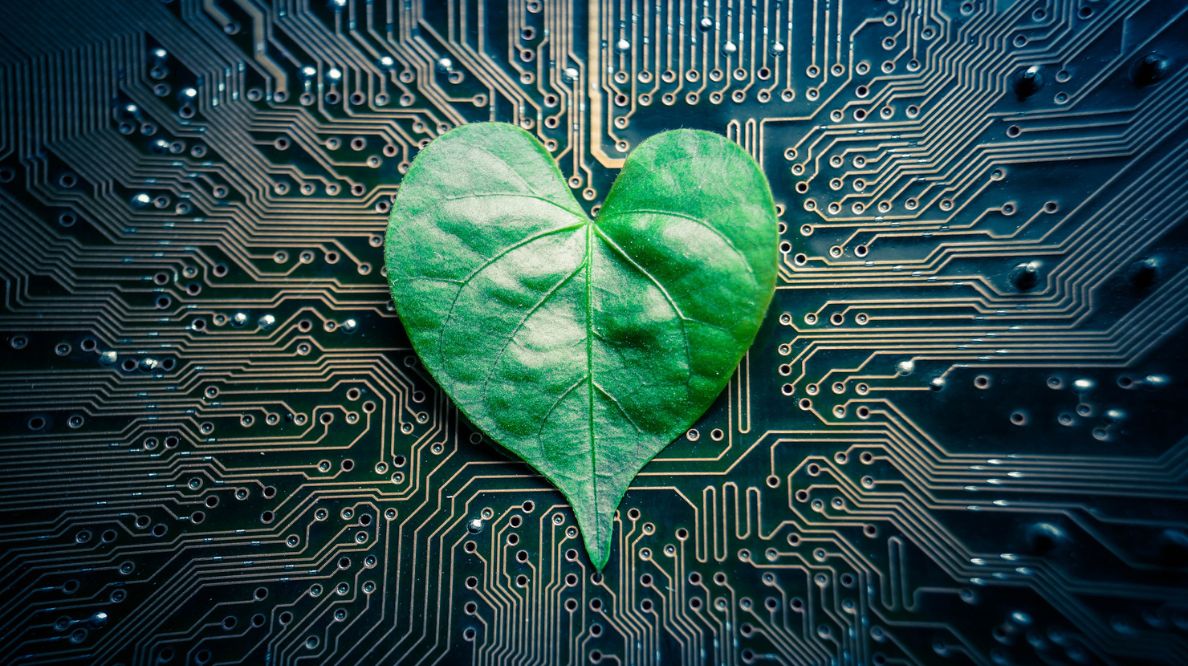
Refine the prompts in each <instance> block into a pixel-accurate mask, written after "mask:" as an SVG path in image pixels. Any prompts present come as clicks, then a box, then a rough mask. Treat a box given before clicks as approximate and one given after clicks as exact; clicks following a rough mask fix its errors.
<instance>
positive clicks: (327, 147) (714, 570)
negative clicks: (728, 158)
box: [0, 0, 1188, 666]
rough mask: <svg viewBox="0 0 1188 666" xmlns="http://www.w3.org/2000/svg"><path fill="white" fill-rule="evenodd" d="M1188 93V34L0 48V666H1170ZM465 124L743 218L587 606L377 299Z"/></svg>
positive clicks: (1179, 519)
mask: <svg viewBox="0 0 1188 666" xmlns="http://www.w3.org/2000/svg"><path fill="white" fill-rule="evenodd" d="M1186 65H1188V3H1185V2H1183V1H1182V0H1146V1H1143V0H1046V1H1045V0H1033V1H1032V0H1019V1H1016V2H1011V1H1009V0H968V1H960V0H606V1H604V2H590V3H583V2H568V1H565V2H562V1H554V0H496V1H489V0H277V1H275V2H265V1H264V0H202V1H199V0H127V1H120V2H98V1H95V0H91V1H86V0H77V1H70V0H49V1H45V2H27V1H26V2H18V1H17V0H2V1H0V230H2V231H3V242H0V285H2V286H3V299H2V301H0V426H2V427H0V470H2V471H0V663H4V664H50V663H95V664H196V665H200V666H204V665H207V664H235V663H245V664H278V665H279V664H286V665H287V664H394V663H401V664H404V663H407V664H492V665H496V664H498V665H503V664H588V663H601V664H640V665H653V664H655V665H658V664H664V665H667V664H727V665H730V666H738V665H745V664H839V665H843V664H855V665H858V664H861V665H866V664H873V665H878V666H882V665H884V664H886V665H893V664H894V665H897V664H1022V665H1026V664H1131V663H1135V664H1183V663H1186V662H1188V335H1186V331H1185V327H1184V324H1185V320H1186V314H1188V270H1186V268H1188V266H1186V261H1188V166H1186V164H1188V112H1186V111H1185V109H1186V108H1188V67H1186ZM492 120H494V121H503V122H509V123H514V124H516V125H518V126H520V127H522V128H524V129H525V130H527V131H528V132H530V133H532V134H533V135H535V136H536V137H538V138H539V139H540V140H541V142H542V143H543V144H544V145H545V147H546V148H547V149H548V150H549V151H550V152H551V153H552V155H553V156H554V157H555V159H556V161H557V164H558V166H559V168H560V169H561V172H562V173H563V174H564V176H565V178H567V179H568V183H569V185H570V187H571V188H572V191H573V193H574V195H575V196H576V197H577V199H578V201H579V202H581V203H582V205H583V206H585V207H586V209H587V212H589V213H591V214H596V213H597V211H598V207H599V204H600V202H601V201H602V199H603V197H604V196H605V195H606V193H607V191H608V189H609V186H610V184H611V182H612V181H613V180H614V178H615V176H616V175H617V173H618V170H619V167H621V165H622V163H623V159H624V158H625V156H626V155H627V154H629V153H630V151H631V150H632V149H634V147H635V146H637V145H638V144H639V143H641V142H642V141H643V140H644V139H646V138H648V137H649V136H652V135H655V134H657V133H659V132H662V131H665V130H669V129H674V128H679V127H688V128H697V129H703V130H709V131H713V132H716V133H719V134H723V135H725V136H726V137H728V138H729V139H731V140H733V141H735V142H736V143H738V144H739V145H740V146H742V147H743V148H744V149H745V150H746V151H747V152H749V153H750V154H751V155H752V156H753V157H754V158H755V159H756V160H757V161H758V163H759V164H760V165H761V167H762V168H763V170H764V172H765V173H766V175H767V177H768V180H769V182H770V185H771V188H772V191H773V193H774V196H775V202H776V208H777V213H778V215H779V220H780V248H779V249H780V255H779V256H780V265H779V274H778V278H777V287H776V295H775V299H774V301H773V303H772V306H771V309H770V311H769V312H768V315H767V319H766V321H765V323H764V324H763V325H762V327H761V329H760V333H759V337H758V340H757V341H756V343H755V345H754V346H753V347H752V349H751V350H750V352H749V353H748V354H747V356H746V357H744V360H743V362H742V363H741V364H740V365H739V367H738V369H737V371H736V373H735V375H734V377H733V378H732V379H731V381H730V383H729V385H728V386H727V388H726V390H725V391H724V392H723V394H722V395H721V397H720V398H719V399H718V401H717V403H716V404H715V406H714V407H713V408H712V409H711V410H710V411H709V413H707V414H706V415H705V416H704V417H703V418H702V419H701V421H700V422H699V423H698V424H697V425H696V426H695V427H693V428H692V429H690V430H689V431H688V432H687V433H685V434H684V436H682V437H681V438H679V439H678V440H677V441H676V442H674V443H673V444H671V445H670V446H669V447H667V448H666V449H665V450H664V451H663V452H661V453H660V455H659V456H658V457H657V458H656V459H655V460H654V461H653V462H651V463H650V464H649V465H648V466H647V467H645V468H644V470H643V472H642V473H641V474H640V476H639V477H638V478H636V480H635V481H634V483H633V484H632V486H631V488H630V490H629V491H628V493H627V495H626V498H625V500H624V502H623V504H622V506H621V507H620V510H619V513H618V515H617V517H616V518H615V521H614V529H615V536H614V541H613V543H612V546H611V552H610V561H609V563H608V564H607V566H606V568H605V570H604V571H602V572H601V573H599V572H596V571H594V569H593V568H592V567H591V565H590V561H589V559H588V558H587V555H586V552H585V549H584V547H583V545H582V540H581V536H580V534H579V532H578V529H577V526H576V523H575V521H574V518H573V514H572V513H571V511H570V509H569V507H568V505H567V503H566V502H565V501H564V499H563V498H562V497H561V495H560V494H559V493H558V492H557V491H556V490H555V489H554V488H553V487H552V486H550V485H549V484H548V483H546V482H545V481H544V480H543V479H542V478H540V476H539V475H537V474H536V473H535V472H533V471H532V470H531V469H530V468H529V467H528V466H527V465H526V464H524V463H523V462H520V461H518V460H517V459H514V458H513V457H511V456H509V455H507V454H505V453H504V452H503V451H502V450H501V449H500V448H499V447H498V446H497V445H495V444H494V443H493V442H491V441H489V440H488V439H486V438H485V437H484V436H483V435H482V434H481V433H480V432H478V431H477V430H476V429H474V428H473V427H471V426H470V425H469V424H468V423H467V422H466V421H465V419H464V418H463V417H461V416H460V414H459V412H458V411H457V409H456V408H455V407H454V406H453V405H452V403H451V402H450V400H449V399H448V397H446V396H445V395H444V394H443V393H442V392H441V391H440V390H439V389H438V388H437V387H436V386H435V384H434V382H433V381H432V378H431V377H430V376H429V375H428V373H427V372H426V371H425V370H424V368H423V367H422V366H421V365H420V362H419V360H418V358H417V356H416V354H415V353H414V352H413V351H412V349H411V347H410V344H409V341H408V337H407V335H406V334H405V331H404V329H403V327H402V324H401V322H400V320H399V318H398V317H397V316H396V313H395V310H394V308H393V306H392V302H391V297H390V294H389V290H388V285H387V280H386V277H385V271H384V261H383V245H384V232H385V228H386V226H387V218H388V214H389V212H390V209H391V205H392V201H393V198H394V196H395V195H396V194H397V192H398V191H399V187H400V181H401V177H402V174H404V173H406V172H407V170H408V168H409V165H410V163H411V161H412V160H413V158H414V157H415V156H416V155H417V153H418V151H419V149H421V148H423V147H424V146H426V145H427V144H428V142H429V141H431V140H432V139H433V138H435V137H437V136H439V135H441V134H443V133H445V132H446V131H448V130H450V129H451V128H454V127H456V126H458V125H461V124H464V123H468V122H476V121H492ZM462 168H465V165H463V167H462ZM473 335H474V336H476V337H477V336H482V335H484V331H482V330H475V331H473Z"/></svg>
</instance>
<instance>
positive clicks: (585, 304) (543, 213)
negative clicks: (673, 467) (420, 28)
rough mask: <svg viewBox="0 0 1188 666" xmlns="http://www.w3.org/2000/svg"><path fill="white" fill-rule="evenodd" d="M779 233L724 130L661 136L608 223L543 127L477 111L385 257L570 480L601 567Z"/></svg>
mask: <svg viewBox="0 0 1188 666" xmlns="http://www.w3.org/2000/svg"><path fill="white" fill-rule="evenodd" d="M776 243H777V231H776V216H775V208H774V204H773V203H772V198H771V191H770V189H769V188H768V185H767V180H766V179H765V178H764V176H763V173H762V172H761V171H760V170H759V168H758V166H757V165H756V164H755V162H754V160H752V159H751V157H750V156H749V155H747V154H746V153H745V152H744V151H743V150H742V149H741V148H739V147H738V146H736V145H735V144H733V143H731V142H730V141H728V140H727V139H726V138H725V137H722V136H719V135H716V134H711V133H708V132H700V131H693V130H676V131H671V132H665V133H663V134H659V135H657V136H654V137H652V138H651V139H649V140H647V141H645V142H644V143H642V144H641V145H640V146H639V147H638V148H636V150H635V152H633V153H632V154H631V155H630V157H629V158H628V159H627V161H626V163H625V164H624V166H623V170H622V172H621V173H620V174H619V177H618V180H616V181H615V184H614V186H613V187H612V188H611V191H610V192H609V193H608V194H607V197H606V201H605V203H604V204H603V206H602V210H601V211H600V212H599V213H598V216H597V219H596V220H591V219H590V218H589V217H587V216H586V214H585V212H584V211H583V210H582V208H581V206H580V205H579V204H578V202H577V201H576V200H575V199H574V197H573V195H572V194H571V193H570V190H569V187H568V185H567V184H566V182H565V179H564V177H563V176H562V175H561V172H560V171H559V170H558V169H557V166H556V165H555V164H554V163H553V159H552V157H551V156H550V155H549V153H548V152H547V151H546V150H545V148H544V147H543V146H541V145H540V143H539V142H537V141H536V139H534V138H533V137H532V136H531V135H529V134H528V133H527V132H524V131H523V130H521V129H519V128H517V127H514V126H512V125H506V124H500V123H479V124H473V125H465V126H462V127H459V128H458V129H455V130H453V131H451V132H449V133H447V134H445V135H443V136H441V137H440V138H438V139H437V140H435V141H434V142H432V143H431V144H430V145H429V146H427V147H426V148H425V149H424V150H423V151H421V153H420V154H419V155H418V156H417V158H416V160H415V161H414V162H413V164H412V167H411V168H410V169H409V172H408V175H406V176H405V177H404V181H403V183H402V184H401V188H400V192H399V195H398V196H397V199H396V203H395V206H394V208H393V209H392V216H391V222H390V224H389V226H388V237H387V241H386V248H385V259H386V262H387V267H388V280H389V282H390V284H391V288H392V297H393V299H394V301H395V303H396V308H397V311H398V313H399V315H400V317H401V319H402V320H403V322H404V326H405V328H406V329H407V331H408V334H409V337H410V338H411V340H412V343H413V346H414V348H415V349H416V351H417V353H418V354H419V355H420V357H421V360H422V361H423V362H424V364H425V367H426V368H428V369H429V371H430V372H431V373H432V374H433V376H434V378H436V379H437V381H438V382H439V383H440V384H441V386H442V388H443V389H445V391H446V392H447V393H448V394H449V395H450V397H452V398H453V400H454V402H455V403H456V404H457V405H458V407H459V409H461V410H462V412H463V413H464V414H465V415H466V416H467V418H469V419H470V421H471V422H472V423H473V424H474V425H475V426H477V427H478V428H480V429H482V430H483V432H485V433H486V434H487V435H488V436H490V438H491V439H493V440H495V441H496V442H498V443H499V444H501V445H502V446H503V447H504V448H506V449H507V450H509V451H511V452H512V453H514V454H516V455H517V456H519V457H520V458H522V459H524V460H525V461H527V462H528V464H529V465H531V466H532V467H533V468H535V469H536V470H538V471H539V472H540V473H541V474H543V475H544V476H545V477H546V478H548V479H549V481H551V482H552V483H553V485H555V486H556V487H557V488H558V489H559V490H560V491H561V492H562V493H563V494H564V495H565V497H566V498H567V499H568V500H569V503H570V505H571V506H572V507H573V512H574V515H575V516H576V517H577V521H578V525H579V526H580V527H581V530H582V534H583V536H584V538H585V542H586V549H587V551H588V552H589V554H590V559H591V561H592V562H593V564H594V566H595V567H596V568H598V569H602V567H603V566H604V565H605V564H606V561H607V558H608V557H609V553H610V547H611V537H612V533H613V525H614V524H613V520H612V519H613V516H614V513H615V510H616V509H617V508H618V506H619V502H620V500H621V499H622V498H623V495H624V493H625V492H626V491H627V486H628V484H630V483H631V480H632V479H633V478H635V475H636V474H637V473H638V472H639V470H640V469H641V468H642V467H643V466H644V465H645V464H647V462H648V461H649V460H651V459H652V458H653V457H654V456H655V455H656V454H657V453H659V452H660V450H661V449H663V448H664V447H665V446H666V445H667V444H668V443H669V442H671V441H672V440H673V439H675V438H676V437H677V436H678V435H680V434H681V433H682V432H684V431H685V430H686V429H688V428H689V427H690V426H691V425H693V423H694V422H695V421H696V420H697V419H698V418H699V417H700V416H701V415H702V414H703V413H704V412H705V410H706V409H708V408H709V406H710V405H711V404H712V403H713V401H714V399H715V398H716V397H717V396H718V394H719V393H721V391H722V389H723V388H724V387H725V385H726V383H727V382H728V381H729V379H730V377H731V375H732V374H733V372H734V369H735V367H736V366H737V365H738V362H739V360H740V359H741V358H742V356H743V354H744V353H745V352H746V350H747V348H748V347H749V346H750V345H751V343H752V342H753V341H754V339H755V335H756V333H757V332H758V329H759V325H760V323H761V322H762V320H763V316H764V313H765V312H766V310H767V306H768V303H769V302H770V301H771V296H772V293H773V291H774V289H775V274H776Z"/></svg>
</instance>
